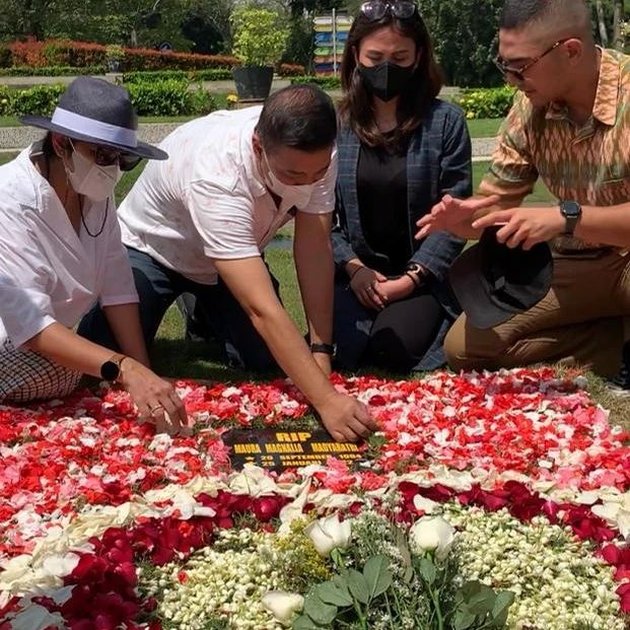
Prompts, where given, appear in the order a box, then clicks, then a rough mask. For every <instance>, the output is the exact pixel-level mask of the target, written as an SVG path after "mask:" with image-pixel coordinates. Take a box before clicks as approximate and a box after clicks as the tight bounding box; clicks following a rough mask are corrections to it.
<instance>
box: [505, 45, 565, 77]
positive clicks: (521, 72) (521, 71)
mask: <svg viewBox="0 0 630 630" xmlns="http://www.w3.org/2000/svg"><path fill="white" fill-rule="evenodd" d="M569 39H573V38H571V37H567V38H566V39H559V40H558V41H557V42H556V43H555V44H553V45H552V46H549V48H547V50H545V52H543V53H541V54H540V55H538V57H534V58H533V59H532V60H531V61H528V62H527V63H526V64H525V65H523V66H521V67H520V68H513V67H511V66H510V65H508V63H507V62H505V61H504V60H503V59H501V57H500V56H499V55H497V56H496V57H495V58H494V65H495V66H496V67H497V68H498V69H499V72H500V73H501V74H502V75H503V76H504V77H506V76H507V75H508V74H511V75H512V76H513V77H514V78H515V79H516V80H517V81H525V72H526V71H527V70H529V69H530V68H531V67H532V66H534V65H535V64H537V63H538V62H539V61H540V60H541V59H542V58H543V57H544V56H546V55H548V54H549V53H550V52H551V51H552V50H555V49H556V48H558V46H561V45H562V44H564V43H565V42H568V41H569Z"/></svg>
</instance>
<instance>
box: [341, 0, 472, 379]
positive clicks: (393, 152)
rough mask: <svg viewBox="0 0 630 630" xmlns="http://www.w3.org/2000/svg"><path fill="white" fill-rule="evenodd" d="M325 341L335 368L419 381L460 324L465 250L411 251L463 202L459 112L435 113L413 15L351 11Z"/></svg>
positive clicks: (465, 154)
mask: <svg viewBox="0 0 630 630" xmlns="http://www.w3.org/2000/svg"><path fill="white" fill-rule="evenodd" d="M341 83H342V87H343V89H344V97H343V100H342V102H341V104H340V118H341V130H340V133H339V136H338V140H337V142H338V156H339V174H338V178H337V208H336V219H337V220H336V226H335V227H334V229H333V247H334V256H335V263H336V282H335V320H334V330H335V340H336V343H337V361H338V364H339V366H340V367H342V368H346V369H356V368H357V367H360V366H362V365H372V366H377V367H383V368H386V369H390V370H395V371H400V372H407V371H409V370H412V369H415V370H429V369H435V368H438V367H440V366H441V365H442V364H443V363H444V355H443V351H442V341H443V338H444V335H445V334H446V331H447V330H448V328H449V326H450V324H451V323H452V322H453V320H454V318H455V317H456V315H457V313H458V310H459V308H458V305H457V303H456V300H455V299H454V298H453V297H452V293H451V291H450V288H449V286H448V280H447V274H448V269H449V267H450V265H451V262H452V261H453V260H454V258H455V257H456V256H457V254H458V253H459V252H460V251H461V249H462V246H463V242H462V241H460V240H458V239H456V238H453V237H451V236H449V235H447V234H445V233H440V234H435V235H432V236H430V237H428V238H426V239H424V240H422V241H416V240H414V234H415V231H416V230H415V229H414V226H415V224H416V221H417V220H418V219H419V218H420V217H421V216H423V215H424V214H426V213H428V212H430V211H431V208H432V206H433V205H434V204H436V203H438V202H439V201H440V200H441V199H442V197H443V196H444V195H445V194H446V193H448V194H451V195H453V196H454V197H468V196H470V194H471V147H470V138H469V135H468V131H467V127H466V122H465V119H464V117H463V113H462V112H461V110H460V109H459V108H457V107H455V106H453V105H451V104H449V103H446V102H444V101H441V100H439V99H438V98H437V95H438V93H439V91H440V89H441V87H442V81H441V74H440V70H439V68H438V66H437V63H436V62H435V59H434V57H433V50H432V46H431V41H430V39H429V35H428V33H427V29H426V26H425V24H424V22H423V20H422V18H421V17H420V15H419V13H418V8H417V6H416V5H415V4H414V3H413V2H409V1H408V0H399V1H392V2H389V1H382V0H371V1H369V2H365V3H364V4H363V5H361V9H360V13H359V15H358V16H357V17H356V19H355V20H354V22H353V24H352V27H351V29H350V32H349V35H348V40H347V43H346V47H345V51H344V55H343V61H342V64H341Z"/></svg>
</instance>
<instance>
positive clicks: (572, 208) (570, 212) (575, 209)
mask: <svg viewBox="0 0 630 630" xmlns="http://www.w3.org/2000/svg"><path fill="white" fill-rule="evenodd" d="M560 208H561V210H562V214H563V215H564V216H565V217H567V218H569V219H577V218H578V217H579V216H580V215H581V214H582V207H581V206H580V204H579V203H578V202H577V201H563V202H562V205H561V206H560Z"/></svg>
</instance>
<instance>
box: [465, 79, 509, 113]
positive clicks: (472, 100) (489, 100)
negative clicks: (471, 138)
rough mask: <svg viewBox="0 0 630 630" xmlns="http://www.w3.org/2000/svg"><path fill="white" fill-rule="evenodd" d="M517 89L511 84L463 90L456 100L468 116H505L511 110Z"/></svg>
mask: <svg viewBox="0 0 630 630" xmlns="http://www.w3.org/2000/svg"><path fill="white" fill-rule="evenodd" d="M515 92H516V90H515V89H514V88H513V87H510V86H507V85H506V86H504V87H499V88H474V89H466V90H462V92H461V93H460V94H459V95H458V96H457V98H455V102H456V103H457V104H458V105H459V106H460V107H461V108H462V109H463V110H464V113H465V114H466V118H468V119H471V118H504V117H505V116H507V113H508V112H509V111H510V107H511V106H512V100H513V99H514V93H515Z"/></svg>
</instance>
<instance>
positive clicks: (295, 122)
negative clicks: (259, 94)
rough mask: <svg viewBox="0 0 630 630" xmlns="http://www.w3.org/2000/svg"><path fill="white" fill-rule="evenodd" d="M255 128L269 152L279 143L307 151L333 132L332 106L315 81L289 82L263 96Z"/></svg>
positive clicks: (326, 142)
mask: <svg viewBox="0 0 630 630" xmlns="http://www.w3.org/2000/svg"><path fill="white" fill-rule="evenodd" d="M256 131H257V132H258V135H259V137H260V141H261V142H262V145H263V147H264V149H265V151H268V152H270V153H271V152H273V150H274V149H276V148H277V147H280V146H286V147H292V148H294V149H299V150H300V151H307V152H312V151H317V150H319V149H324V148H327V147H330V146H332V145H333V144H334V142H335V138H336V136H337V114H336V113H335V106H334V105H333V102H332V99H331V98H330V96H328V94H326V92H324V91H323V90H322V89H321V88H319V87H317V86H316V85H290V86H288V87H285V88H282V89H281V90H278V91H277V92H274V93H273V94H271V96H269V97H268V98H267V100H266V101H265V105H264V106H263V109H262V112H261V114H260V118H259V119H258V124H257V125H256Z"/></svg>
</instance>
